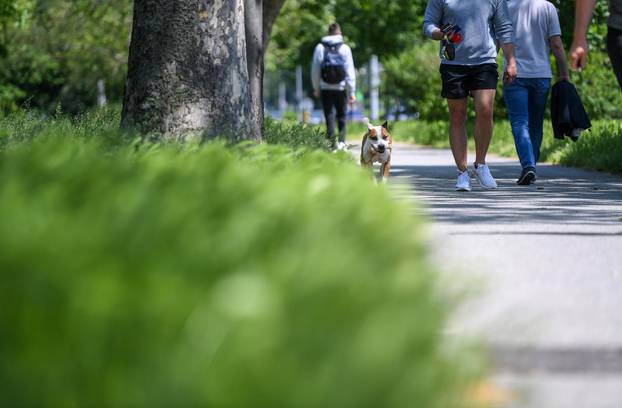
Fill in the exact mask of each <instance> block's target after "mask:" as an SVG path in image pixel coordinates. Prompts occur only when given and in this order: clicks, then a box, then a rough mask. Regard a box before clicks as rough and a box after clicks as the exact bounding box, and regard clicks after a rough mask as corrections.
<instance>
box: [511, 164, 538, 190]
mask: <svg viewBox="0 0 622 408" xmlns="http://www.w3.org/2000/svg"><path fill="white" fill-rule="evenodd" d="M535 181H536V170H535V169H534V168H533V167H527V168H526V169H523V172H522V173H521V174H520V177H519V178H518V180H516V184H518V185H519V186H528V185H530V184H532V183H533V182H535Z"/></svg>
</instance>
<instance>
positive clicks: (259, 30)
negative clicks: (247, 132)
mask: <svg viewBox="0 0 622 408" xmlns="http://www.w3.org/2000/svg"><path fill="white" fill-rule="evenodd" d="M244 12H245V17H244V21H245V29H246V59H247V63H248V76H249V86H250V92H251V116H252V118H253V121H252V128H251V132H252V133H253V135H254V138H255V139H260V138H263V122H264V121H263V118H264V110H263V74H264V48H263V0H244Z"/></svg>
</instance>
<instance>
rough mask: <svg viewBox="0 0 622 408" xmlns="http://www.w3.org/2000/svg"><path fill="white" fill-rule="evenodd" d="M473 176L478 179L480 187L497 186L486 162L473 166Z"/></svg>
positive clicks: (490, 187) (491, 187)
mask: <svg viewBox="0 0 622 408" xmlns="http://www.w3.org/2000/svg"><path fill="white" fill-rule="evenodd" d="M475 178H476V179H477V181H479V184H481V186H482V187H484V188H487V189H491V190H494V189H495V188H497V181H496V180H495V178H494V177H493V176H492V174H490V169H489V168H488V165H486V164H478V165H477V167H476V168H475Z"/></svg>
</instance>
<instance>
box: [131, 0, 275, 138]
mask: <svg viewBox="0 0 622 408" xmlns="http://www.w3.org/2000/svg"><path fill="white" fill-rule="evenodd" d="M245 1H246V0H135V2H134V25H133V30H132V41H131V45H130V56H129V65H128V78H127V84H126V93H125V99H124V104H123V114H122V124H123V125H124V126H126V127H131V128H136V129H138V130H140V131H142V132H143V133H149V134H155V135H158V136H161V137H163V138H165V139H184V138H185V137H187V136H190V135H192V136H201V137H202V138H212V137H214V136H227V137H228V138H229V139H230V140H232V141H238V140H243V139H257V140H259V137H260V135H258V134H257V132H256V131H253V126H252V123H253V104H252V97H251V89H250V86H249V72H248V64H247V46H246V30H245V11H244V6H245V4H244V2H245ZM261 65H262V66H263V64H261Z"/></svg>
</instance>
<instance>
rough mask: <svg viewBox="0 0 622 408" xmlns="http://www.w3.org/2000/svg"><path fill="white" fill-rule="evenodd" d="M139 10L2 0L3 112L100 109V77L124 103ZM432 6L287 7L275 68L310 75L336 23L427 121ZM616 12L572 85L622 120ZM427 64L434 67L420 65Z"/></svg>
mask: <svg viewBox="0 0 622 408" xmlns="http://www.w3.org/2000/svg"><path fill="white" fill-rule="evenodd" d="M552 2H553V3H554V4H555V5H556V6H557V8H558V9H559V14H560V20H561V25H562V31H563V38H564V43H565V45H566V47H569V45H570V42H571V40H572V31H573V24H574V2H568V1H562V0H553V1H552ZM132 3H133V2H132V1H131V0H108V1H101V0H74V1H68V0H13V1H11V0H0V112H1V111H4V112H7V111H14V110H16V109H18V108H19V107H22V106H29V107H31V108H36V109H40V110H43V111H47V112H50V111H53V110H55V109H56V106H57V105H58V104H60V105H61V106H62V109H63V111H66V112H70V113H74V112H79V111H82V110H84V109H86V108H89V107H91V106H94V105H96V103H97V82H98V81H99V80H103V81H104V82H105V85H106V93H107V97H108V100H109V101H111V102H114V103H119V102H120V101H121V99H122V95H123V88H124V82H125V74H126V69H127V53H128V47H129V36H130V29H131V15H132ZM426 4H427V1H426V0H412V1H407V0H389V1H381V0H353V1H349V0H324V1H322V0H286V2H285V5H284V7H283V10H282V12H281V17H280V18H279V19H278V20H277V22H276V25H275V26H274V30H273V35H272V42H271V43H270V47H269V50H268V55H267V56H266V65H267V70H268V71H273V72H274V71H276V70H277V69H278V70H293V69H294V68H295V67H296V66H297V65H301V66H302V67H303V68H304V69H305V70H308V67H309V64H310V59H311V55H312V52H313V48H314V46H315V44H317V42H318V41H319V39H320V38H321V37H322V36H323V35H325V33H326V30H327V26H328V24H329V23H330V22H331V21H333V20H337V21H339V22H340V23H341V25H342V27H343V31H344V34H345V37H346V40H347V41H348V43H349V44H350V45H351V46H352V47H353V51H354V56H355V61H356V63H357V65H358V66H359V67H360V66H362V65H364V64H365V63H366V62H367V61H368V59H369V56H370V55H371V54H372V53H375V54H377V55H378V56H379V57H380V59H381V62H382V63H383V64H384V66H385V72H384V74H383V84H382V87H381V91H382V94H383V95H384V98H385V99H386V100H390V101H394V102H395V101H398V100H399V103H400V104H402V105H404V106H407V107H410V108H415V107H416V109H417V110H420V111H421V113H422V117H425V113H426V112H429V113H430V115H432V116H434V115H436V114H438V109H437V108H438V107H439V106H438V103H437V101H436V98H437V96H436V95H438V93H439V88H438V87H439V85H438V78H436V77H437V76H438V70H437V64H438V59H436V66H435V64H433V63H432V62H434V57H433V56H432V53H433V51H434V47H433V46H425V47H423V48H421V44H423V43H426V44H427V43H430V44H435V43H433V42H431V41H429V40H425V39H424V38H423V35H422V28H421V26H422V20H423V13H424V10H425V7H426ZM607 9H608V2H606V1H603V2H599V3H598V5H597V9H596V12H595V15H594V21H593V23H592V25H591V28H590V32H589V41H590V46H591V49H592V60H593V63H592V64H590V65H589V66H588V68H587V69H586V70H585V71H584V72H583V73H582V74H580V75H579V74H575V75H574V76H573V81H575V82H576V83H577V85H578V86H579V90H580V92H581V93H582V95H583V96H584V98H585V99H586V100H587V105H588V109H590V111H591V113H592V115H594V116H597V117H607V116H614V117H616V116H618V117H619V116H620V108H619V106H621V103H620V102H621V100H620V98H621V96H620V92H619V90H618V89H617V88H616V87H614V86H611V84H612V83H613V77H612V75H611V71H610V70H611V67H610V62H609V59H608V58H607V57H606V55H605V54H604V51H605V40H604V38H605V35H606V30H607V28H606V17H607V14H608V10H607ZM436 45H437V44H435V46H436ZM428 47H429V48H428ZM422 60H425V63H424V64H423V65H418V61H422ZM400 68H401V69H400ZM406 71H409V72H406ZM415 73H416V74H415ZM307 77H308V75H305V80H307ZM435 84H436V85H435ZM398 86H399V88H398ZM441 102H442V101H441ZM392 103H393V102H392ZM395 103H397V102H395ZM499 104H500V105H502V104H503V101H502V100H501V98H500V99H499Z"/></svg>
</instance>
